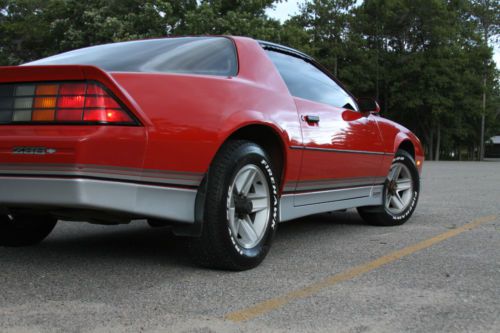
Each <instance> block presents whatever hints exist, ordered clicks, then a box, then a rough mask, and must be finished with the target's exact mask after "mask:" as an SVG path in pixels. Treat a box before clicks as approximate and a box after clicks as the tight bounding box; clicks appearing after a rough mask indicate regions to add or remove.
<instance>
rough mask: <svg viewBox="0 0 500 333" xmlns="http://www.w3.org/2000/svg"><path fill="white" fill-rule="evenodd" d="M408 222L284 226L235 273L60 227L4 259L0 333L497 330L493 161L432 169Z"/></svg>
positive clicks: (498, 190)
mask: <svg viewBox="0 0 500 333" xmlns="http://www.w3.org/2000/svg"><path fill="white" fill-rule="evenodd" d="M422 183H423V189H422V193H421V197H420V202H419V206H418V208H417V210H416V212H415V215H414V217H413V218H412V219H411V220H410V222H408V223H407V224H406V225H404V226H401V227H392V228H391V227H372V226H368V225H364V224H363V223H362V221H361V220H360V218H359V217H358V215H357V214H356V213H355V212H354V211H348V212H346V213H333V214H326V215H320V216H314V217H309V218H305V219H300V220H296V221H292V222H289V223H286V224H281V225H280V228H279V230H278V234H277V237H276V239H275V243H274V246H273V249H272V250H271V253H270V254H269V256H268V257H267V259H266V260H265V261H264V263H263V264H262V265H261V266H259V267H258V268H256V269H253V270H251V271H246V272H240V273H232V272H221V271H211V270H206V269H201V268H198V267H196V266H193V265H192V264H191V262H190V261H189V258H188V256H187V254H186V248H187V242H186V240H185V239H182V238H176V237H173V236H172V235H171V234H170V233H169V232H168V230H164V229H150V228H148V227H147V226H146V225H144V224H140V223H136V224H132V225H126V226H114V227H105V226H95V225H90V224H78V223H70V222H66V223H60V224H59V225H58V226H57V227H56V229H55V231H54V232H53V234H52V235H51V236H50V237H49V238H48V239H47V240H46V241H45V242H43V243H42V244H40V245H39V246H36V247H30V248H19V249H8V248H0V332H82V331H83V332H197V333H201V332H499V331H500V162H482V163H477V162H461V163H459V162H428V163H426V164H425V165H424V173H423V180H422Z"/></svg>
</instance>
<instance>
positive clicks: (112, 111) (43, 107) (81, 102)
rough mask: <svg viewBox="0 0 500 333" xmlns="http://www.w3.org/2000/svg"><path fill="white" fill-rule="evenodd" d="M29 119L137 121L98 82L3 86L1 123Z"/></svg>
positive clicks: (72, 121)
mask: <svg viewBox="0 0 500 333" xmlns="http://www.w3.org/2000/svg"><path fill="white" fill-rule="evenodd" d="M5 87H6V88H5ZM3 88H5V89H3ZM7 88H8V89H7ZM26 122H44V123H99V124H136V121H135V120H134V118H133V117H132V116H131V115H130V114H129V113H128V112H127V111H126V110H125V109H124V108H123V107H122V106H121V104H120V103H119V102H118V101H117V100H116V99H115V98H114V97H113V96H112V95H111V94H110V93H108V92H107V90H106V88H104V87H103V86H101V85H100V84H99V83H97V82H61V83H38V84H16V85H9V86H4V87H2V85H0V123H26Z"/></svg>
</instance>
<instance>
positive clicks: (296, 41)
mask: <svg viewBox="0 0 500 333" xmlns="http://www.w3.org/2000/svg"><path fill="white" fill-rule="evenodd" d="M281 1H282V0H200V1H197V0H87V1H79V0H0V65H16V64H20V63H23V62H26V61H30V60H33V59H37V58H42V57H45V56H49V55H52V54H56V53H60V52H63V51H68V50H72V49H76V48H80V47H85V46H89V45H96V44H102V43H109V42H115V41H123V40H130V39H140V38H151V37H160V36H168V35H205V34H212V35H219V34H224V35H226V34H227V35H244V36H250V37H254V38H257V39H264V40H269V41H274V42H278V43H282V44H285V45H289V46H291V47H295V48H297V49H299V50H301V51H304V52H306V53H308V54H311V55H313V56H315V57H316V58H317V59H318V60H319V61H320V62H321V63H322V64H324V65H325V66H326V67H327V68H329V69H330V71H332V72H333V73H336V75H337V76H338V77H339V79H340V80H341V81H343V82H344V83H345V84H346V86H347V87H348V88H349V89H350V90H351V91H352V92H353V93H354V94H355V95H358V96H373V97H374V98H377V99H378V100H379V101H380V102H381V105H382V109H383V112H384V115H385V116H386V117H389V118H392V119H395V120H397V121H400V122H401V123H403V124H404V125H405V126H407V127H409V128H410V129H412V130H413V131H415V132H416V133H417V134H418V135H419V136H420V137H421V138H422V140H423V142H424V145H425V146H426V148H427V153H428V157H431V158H432V157H433V152H434V151H436V150H437V151H438V152H439V153H440V155H444V156H445V157H446V156H449V155H448V154H449V153H450V152H454V153H455V156H457V155H458V156H461V155H463V157H468V158H471V157H473V156H474V154H475V151H476V150H477V145H478V143H479V140H480V138H479V130H480V119H481V116H482V114H483V110H482V101H483V93H484V94H485V96H486V110H485V117H486V124H487V127H486V130H487V132H486V134H487V137H488V136H492V135H495V134H498V133H499V132H500V85H499V72H498V70H497V69H496V67H495V64H494V62H493V57H492V55H493V53H492V47H491V45H492V44H493V43H495V42H497V41H498V37H499V34H500V6H498V1H497V0H446V1H443V0H365V1H364V2H363V4H362V5H360V6H358V5H356V3H357V1H355V0H309V1H307V2H304V3H303V5H302V6H301V8H300V12H299V13H298V14H297V15H296V16H294V17H291V18H290V19H289V20H287V21H286V22H279V21H277V20H274V19H271V18H269V17H268V16H267V15H266V9H268V8H270V7H272V6H273V5H274V4H275V3H277V2H281ZM484 79H486V81H484ZM484 82H486V85H484ZM438 137H439V139H438Z"/></svg>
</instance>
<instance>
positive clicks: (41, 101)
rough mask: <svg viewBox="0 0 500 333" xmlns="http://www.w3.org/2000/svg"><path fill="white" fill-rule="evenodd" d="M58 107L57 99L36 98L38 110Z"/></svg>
mask: <svg viewBox="0 0 500 333" xmlns="http://www.w3.org/2000/svg"><path fill="white" fill-rule="evenodd" d="M55 107H56V98H55V97H37V98H35V108H36V109H53V108H55Z"/></svg>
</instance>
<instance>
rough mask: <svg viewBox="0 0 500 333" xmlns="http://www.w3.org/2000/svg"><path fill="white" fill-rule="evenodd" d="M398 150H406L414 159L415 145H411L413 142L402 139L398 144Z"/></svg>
mask: <svg viewBox="0 0 500 333" xmlns="http://www.w3.org/2000/svg"><path fill="white" fill-rule="evenodd" d="M398 150H404V151H406V152H407V153H408V154H410V155H411V157H412V158H413V160H414V161H415V146H413V143H412V142H411V141H410V140H404V141H403V142H401V143H400V144H399V147H398Z"/></svg>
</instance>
